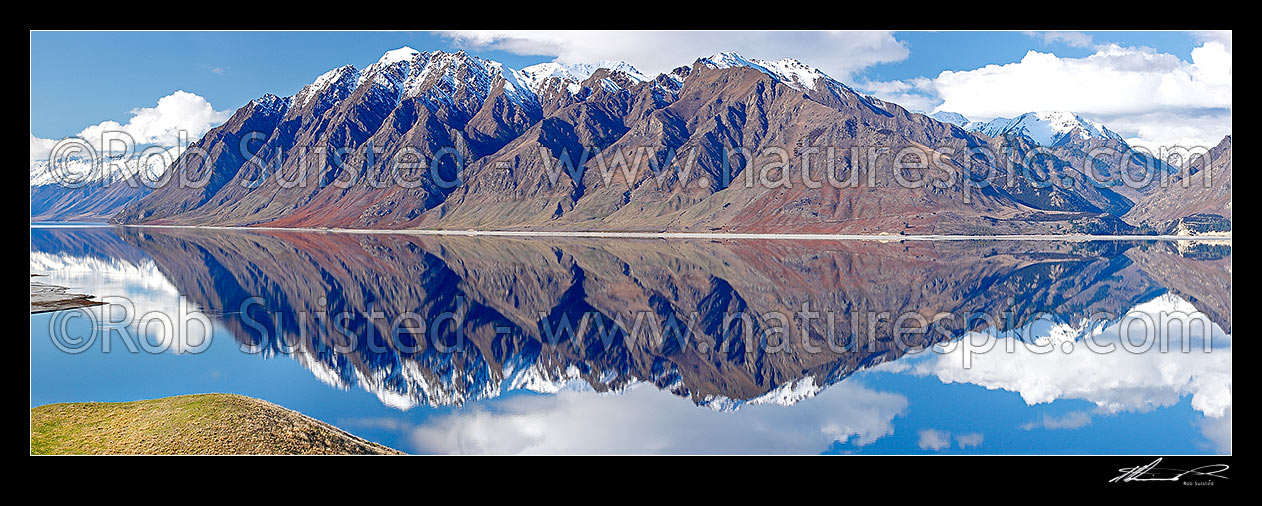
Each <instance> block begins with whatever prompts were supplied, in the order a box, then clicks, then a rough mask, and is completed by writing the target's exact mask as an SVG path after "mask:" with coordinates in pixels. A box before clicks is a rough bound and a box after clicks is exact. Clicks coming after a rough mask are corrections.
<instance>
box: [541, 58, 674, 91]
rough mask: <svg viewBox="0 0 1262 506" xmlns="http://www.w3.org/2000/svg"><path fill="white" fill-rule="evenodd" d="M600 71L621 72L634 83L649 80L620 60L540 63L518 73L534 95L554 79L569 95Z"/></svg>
mask: <svg viewBox="0 0 1262 506" xmlns="http://www.w3.org/2000/svg"><path fill="white" fill-rule="evenodd" d="M600 69H609V70H613V71H618V72H622V73H623V74H625V75H626V76H627V77H628V78H629V79H631V80H632V81H634V82H644V81H648V80H649V77H648V76H646V75H644V74H643V73H641V72H640V71H639V70H638V69H636V68H635V67H633V66H632V65H631V64H629V63H627V62H624V61H620V60H601V61H598V62H595V63H557V62H548V63H540V64H538V65H531V66H529V67H525V68H522V69H521V71H519V73H520V75H521V79H522V83H523V84H524V85H525V86H526V87H527V88H529V89H530V90H531V91H533V92H535V93H536V94H539V93H541V91H542V89H543V87H544V86H546V85H547V84H548V82H549V79H552V78H556V79H557V81H558V82H560V83H561V84H563V85H565V87H566V88H567V89H568V90H569V92H570V93H578V92H579V91H580V90H581V89H582V86H581V85H580V84H579V83H582V82H583V81H586V80H587V79H588V78H590V77H591V76H592V74H595V73H596V71H597V70H600Z"/></svg>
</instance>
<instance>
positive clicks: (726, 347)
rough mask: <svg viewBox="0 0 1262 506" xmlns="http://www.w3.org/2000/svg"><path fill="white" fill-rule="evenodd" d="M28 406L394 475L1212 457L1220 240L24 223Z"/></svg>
mask: <svg viewBox="0 0 1262 506" xmlns="http://www.w3.org/2000/svg"><path fill="white" fill-rule="evenodd" d="M30 258H31V268H30V270H31V273H32V274H45V275H47V276H48V277H47V278H43V279H41V281H44V282H47V283H51V284H56V285H61V286H66V287H69V288H70V289H71V291H72V292H77V293H87V294H91V295H95V296H97V297H100V298H101V299H103V300H105V301H106V302H109V303H110V304H109V305H107V306H99V307H95V308H87V309H77V310H70V311H58V312H54V313H44V314H37V315H31V386H30V388H31V406H32V407H34V406H38V405H43V404H48V403H53V402H71V401H130V400H137V399H146V398H155V397H163V396H169V395H178V394H188V393H198V392H231V393H239V394H243V395H248V396H252V397H257V398H261V399H265V400H267V401H271V402H274V403H276V404H279V405H281V406H284V407H287V408H290V409H294V410H297V411H300V412H302V413H304V414H307V415H310V416H312V417H315V418H318V419H320V420H323V421H326V422H329V423H331V424H334V425H336V426H338V427H341V428H343V429H345V430H347V431H349V432H351V433H353V434H355V435H358V436H361V437H364V438H366V439H369V440H372V441H376V442H379V443H382V444H385V445H388V446H391V447H393V448H397V449H400V450H403V451H406V452H409V453H828V454H836V453H842V454H844V453H875V454H890V453H894V454H902V453H985V454H995V453H1003V454H1008V453H1017V454H1045V453H1058V454H1059V453H1068V454H1094V453H1110V454H1112V453H1120V454H1202V453H1229V452H1230V451H1231V352H1232V346H1231V331H1232V330H1231V329H1232V322H1231V319H1232V317H1231V245H1230V243H1229V242H1228V243H1189V242H1169V241H1135V242H1129V241H1102V242H1057V241H1034V242H1016V241H906V242H901V241H896V240H895V241H889V242H876V241H790V240H723V241H714V240H660V239H622V240H615V239H555V238H548V239H542V238H540V239H528V238H521V239H518V238H474V237H438V236H414V235H407V234H350V233H299V232H274V231H273V232H251V231H223V230H195V229H163V228H117V227H105V226H87V227H67V226H43V225H33V226H32V228H31V255H30Z"/></svg>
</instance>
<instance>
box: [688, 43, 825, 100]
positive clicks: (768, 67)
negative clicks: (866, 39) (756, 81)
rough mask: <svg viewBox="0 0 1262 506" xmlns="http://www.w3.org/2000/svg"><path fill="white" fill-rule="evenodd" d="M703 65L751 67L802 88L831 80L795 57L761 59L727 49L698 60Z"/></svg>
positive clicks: (720, 67)
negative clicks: (822, 80)
mask: <svg viewBox="0 0 1262 506" xmlns="http://www.w3.org/2000/svg"><path fill="white" fill-rule="evenodd" d="M697 61H698V62H700V63H701V64H703V65H706V66H709V67H712V68H719V69H726V68H732V67H750V68H752V69H755V70H758V71H760V72H762V73H764V74H767V75H769V76H771V77H772V78H775V79H776V80H778V81H781V82H783V83H785V84H787V85H789V86H792V87H794V88H798V89H802V90H811V89H814V88H815V83H816V82H818V81H819V80H820V79H827V80H831V79H832V78H830V77H828V74H825V73H823V72H822V71H820V70H819V69H817V68H814V67H811V66H810V65H807V64H805V63H802V62H801V61H798V60H796V59H793V58H784V59H781V60H759V59H756V58H746V57H744V56H741V55H740V54H739V53H736V52H732V51H725V52H721V53H716V54H714V55H711V56H708V57H705V58H701V59H699V60H697Z"/></svg>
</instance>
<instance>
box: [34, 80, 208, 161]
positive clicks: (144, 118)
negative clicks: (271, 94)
mask: <svg viewBox="0 0 1262 506" xmlns="http://www.w3.org/2000/svg"><path fill="white" fill-rule="evenodd" d="M131 114H132V116H131V118H130V119H128V120H127V123H126V124H123V123H119V122H117V121H112V120H107V121H102V122H100V123H97V124H95V125H90V126H88V127H85V128H84V129H83V130H80V131H79V133H77V134H75V135H74V136H73V137H79V138H82V139H83V140H84V141H87V142H88V143H89V144H91V145H92V147H93V148H94V149H97V150H101V149H102V147H106V148H114V147H116V146H119V145H120V144H117V143H116V141H114V139H130V141H131V142H133V143H134V146H144V145H159V146H163V147H172V146H176V145H177V144H178V143H180V142H181V141H184V142H193V141H196V140H197V139H199V138H201V136H202V135H205V134H206V132H207V131H208V130H210V129H211V128H213V127H215V126H217V125H219V124H220V123H223V122H224V121H226V120H227V119H228V117H229V116H230V115H231V114H232V111H216V110H215V108H214V107H213V106H211V104H210V102H209V101H207V100H206V99H205V98H203V97H202V96H200V95H197V94H195V93H189V92H186V91H184V90H178V91H176V92H175V93H172V94H170V95H167V96H165V97H162V98H160V99H158V103H157V105H155V106H153V107H140V108H136V109H132V110H131ZM182 134H183V135H184V136H185V137H184V139H181V137H180V136H181V135H182ZM56 142H57V141H56V140H55V139H43V138H40V137H36V136H35V134H34V133H32V134H31V161H32V162H33V161H35V160H43V159H47V158H48V156H49V151H50V150H51V149H52V148H53V146H54V145H55V144H56Z"/></svg>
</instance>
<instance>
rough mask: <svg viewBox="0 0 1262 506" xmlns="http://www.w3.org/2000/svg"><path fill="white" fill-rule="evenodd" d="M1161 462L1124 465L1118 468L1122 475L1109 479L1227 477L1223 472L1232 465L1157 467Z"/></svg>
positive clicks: (1175, 479) (1146, 479)
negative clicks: (1190, 467)
mask: <svg viewBox="0 0 1262 506" xmlns="http://www.w3.org/2000/svg"><path fill="white" fill-rule="evenodd" d="M1160 463H1161V459H1160V458H1159V459H1157V460H1154V461H1152V463H1151V464H1148V465H1146V466H1138V467H1123V468H1121V469H1118V471H1121V472H1122V474H1121V476H1118V477H1116V478H1113V479H1111V480H1109V483H1117V482H1123V483H1125V482H1131V481H1180V480H1181V479H1183V477H1184V476H1187V475H1193V477H1198V476H1199V477H1212V478H1222V479H1224V480H1225V479H1227V477H1226V476H1223V475H1221V474H1218V473H1221V472H1223V471H1226V470H1227V469H1228V468H1229V467H1230V466H1228V465H1227V464H1209V465H1205V466H1201V467H1197V468H1193V469H1171V468H1168V467H1157V464H1160Z"/></svg>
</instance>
